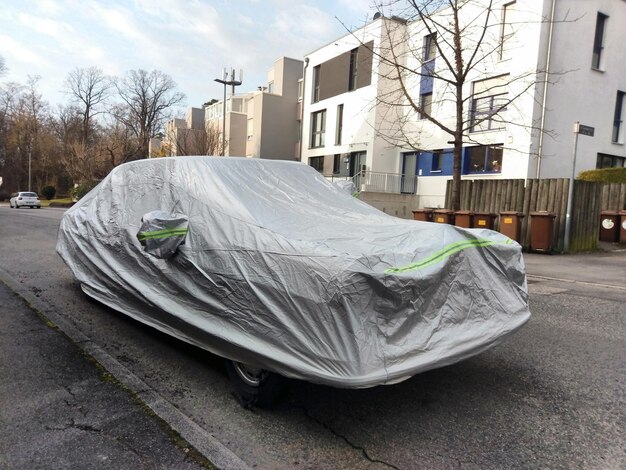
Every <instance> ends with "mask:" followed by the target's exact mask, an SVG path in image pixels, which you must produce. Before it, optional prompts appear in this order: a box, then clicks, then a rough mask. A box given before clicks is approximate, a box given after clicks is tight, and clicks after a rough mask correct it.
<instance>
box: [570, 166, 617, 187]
mask: <svg viewBox="0 0 626 470" xmlns="http://www.w3.org/2000/svg"><path fill="white" fill-rule="evenodd" d="M577 179H579V180H582V181H596V182H599V183H626V168H600V169H597V170H587V171H581V172H580V174H579V175H578V178H577Z"/></svg>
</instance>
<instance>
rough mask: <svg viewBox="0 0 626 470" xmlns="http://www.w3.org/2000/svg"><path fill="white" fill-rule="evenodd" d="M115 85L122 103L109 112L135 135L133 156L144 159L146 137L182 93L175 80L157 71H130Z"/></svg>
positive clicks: (152, 135)
mask: <svg viewBox="0 0 626 470" xmlns="http://www.w3.org/2000/svg"><path fill="white" fill-rule="evenodd" d="M115 86H116V88H117V91H118V93H119V96H120V98H121V99H122V104H121V105H120V106H116V107H115V108H114V111H113V114H114V116H115V118H116V119H117V120H118V121H119V122H120V123H122V124H123V125H124V126H126V127H127V128H129V129H130V130H131V131H132V133H133V134H134V135H135V136H136V138H137V151H136V155H135V157H136V158H146V157H147V156H148V146H149V142H150V139H151V138H152V137H154V136H155V135H156V134H157V132H158V131H159V129H160V128H161V126H162V124H163V123H164V121H165V120H166V119H167V118H168V117H169V115H168V112H169V111H170V110H171V108H172V107H174V106H176V105H178V104H180V103H181V102H182V101H183V100H184V98H185V95H184V94H182V93H180V92H177V91H176V83H175V82H174V81H173V80H172V78H171V77H170V76H169V75H167V74H165V73H163V72H161V71H158V70H153V71H152V72H147V71H145V70H141V69H140V70H131V71H129V72H128V73H127V74H126V76H125V77H124V78H123V79H121V80H117V81H116V82H115Z"/></svg>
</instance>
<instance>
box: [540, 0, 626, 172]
mask: <svg viewBox="0 0 626 470" xmlns="http://www.w3.org/2000/svg"><path fill="white" fill-rule="evenodd" d="M598 11H599V12H602V13H604V14H606V15H608V16H609V18H608V21H607V24H606V30H605V36H604V45H605V46H604V50H603V53H602V59H603V60H602V62H603V63H602V64H601V69H602V70H593V69H592V68H591V62H592V53H593V42H594V35H595V29H596V17H597V12H598ZM566 14H567V15H568V17H569V18H571V21H567V22H560V23H556V24H555V25H554V40H553V52H552V65H551V70H553V71H555V72H558V71H563V72H565V73H564V74H563V75H562V76H560V77H555V79H557V80H558V81H557V82H556V83H555V84H553V85H551V86H550V87H549V90H548V95H547V108H548V110H549V112H548V114H547V117H546V129H548V130H550V131H551V132H552V134H553V135H552V136H550V137H547V138H545V140H544V155H543V158H542V163H541V177H542V178H555V177H569V176H570V175H571V171H572V161H573V158H572V154H573V148H574V134H573V126H574V123H575V122H576V121H580V123H581V124H585V125H588V126H592V127H594V128H595V135H594V137H588V136H579V139H578V151H577V162H576V174H578V173H579V172H580V171H583V170H588V169H593V168H595V167H596V157H597V154H598V153H606V154H611V155H616V156H621V157H626V149H625V146H624V144H623V143H620V144H615V143H612V142H611V136H612V130H613V120H614V112H615V98H616V95H617V90H621V91H625V92H626V3H624V2H623V1H616V0H569V1H567V2H562V1H561V2H557V8H556V16H557V18H562V17H563V16H564V15H566Z"/></svg>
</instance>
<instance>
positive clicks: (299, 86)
mask: <svg viewBox="0 0 626 470" xmlns="http://www.w3.org/2000/svg"><path fill="white" fill-rule="evenodd" d="M303 83H304V80H302V79H300V80H298V101H302V84H303Z"/></svg>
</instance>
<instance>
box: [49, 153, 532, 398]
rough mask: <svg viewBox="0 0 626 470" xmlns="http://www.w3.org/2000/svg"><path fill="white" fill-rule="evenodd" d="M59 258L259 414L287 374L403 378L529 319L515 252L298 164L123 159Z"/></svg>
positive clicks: (67, 229)
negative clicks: (212, 370) (202, 362)
mask: <svg viewBox="0 0 626 470" xmlns="http://www.w3.org/2000/svg"><path fill="white" fill-rule="evenodd" d="M57 252H58V253H59V255H60V256H61V257H62V258H63V260H64V261H65V263H66V264H67V265H68V266H69V268H70V269H71V271H72V272H73V273H74V276H75V277H76V279H77V280H78V282H79V283H80V285H81V287H82V289H83V291H84V292H85V293H86V294H87V295H89V296H90V297H93V298H95V299H97V300H99V301H100V302H102V303H104V304H106V305H108V306H110V307H112V308H113V309H116V310H118V311H121V312H123V313H125V314H127V315H129V316H131V317H133V318H135V319H136V320H138V321H140V322H143V323H146V324H148V325H150V326H152V327H154V328H156V329H158V330H160V331H163V332H166V333H168V334H171V335H173V336H175V337H177V338H179V339H181V340H183V341H187V342H189V343H192V344H194V345H196V346H199V347H201V348H204V349H207V350H208V351H211V352H213V353H214V354H217V355H220V356H222V357H224V358H226V360H227V371H228V374H229V376H230V378H231V379H232V381H233V384H234V386H235V388H236V392H237V395H238V397H239V398H240V400H241V401H242V403H244V404H247V405H251V404H254V403H261V404H265V403H267V402H268V401H270V400H271V397H272V395H271V393H272V392H273V391H274V390H275V387H276V381H277V377H279V376H286V377H291V378H296V379H302V380H308V381H312V382H317V383H322V384H327V385H331V386H336V387H344V388H361V387H372V386H376V385H381V384H393V383H397V382H400V381H402V380H405V379H408V378H409V377H411V376H413V375H415V374H417V373H420V372H423V371H426V370H429V369H433V368H437V367H442V366H445V365H448V364H452V363H455V362H458V361H461V360H464V359H466V358H468V357H471V356H473V355H475V354H478V353H480V352H482V351H485V350H487V349H489V348H491V347H493V346H495V345H496V344H499V343H500V342H501V341H502V340H504V339H505V338H507V337H508V336H509V335H511V334H512V333H513V332H515V331H516V330H517V329H519V328H520V327H521V326H522V325H523V324H524V323H526V321H527V320H528V319H529V317H530V312H529V310H528V295H527V286H526V275H525V272H524V263H523V259H522V254H521V247H520V245H518V244H517V243H516V242H514V241H512V240H511V239H509V238H507V237H505V236H503V235H502V234H500V233H497V232H494V231H491V230H485V229H461V228H458V227H454V226H451V225H444V224H435V223H430V222H418V221H413V220H404V219H400V218H397V217H392V216H390V215H387V214H385V213H383V212H381V211H379V210H377V209H375V208H373V207H372V206H369V205H367V204H365V203H364V202H362V201H360V200H359V199H357V198H355V197H353V196H351V195H350V194H349V193H348V192H346V191H345V190H343V189H341V188H338V187H336V186H335V185H333V184H331V183H330V182H328V181H327V180H326V179H325V178H324V177H323V176H322V175H320V174H319V173H318V172H317V171H315V170H314V169H313V168H312V167H310V166H308V165H305V164H302V163H299V162H298V163H296V162H286V161H275V160H259V159H246V158H232V157H229V158H219V157H175V158H155V159H149V160H141V161H135V162H131V163H127V164H124V165H121V166H119V167H117V168H115V169H114V170H113V171H112V172H111V173H110V174H109V175H108V176H107V177H106V178H105V179H104V180H103V181H102V182H101V183H100V184H99V185H98V186H97V187H96V188H94V189H93V190H92V191H91V192H89V193H88V194H87V195H86V196H84V197H83V198H82V199H80V201H79V202H78V203H77V204H76V205H74V206H73V207H72V208H71V209H69V210H68V211H67V212H66V214H65V216H64V217H63V219H62V221H61V226H60V230H59V238H58V242H57Z"/></svg>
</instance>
